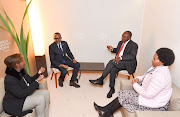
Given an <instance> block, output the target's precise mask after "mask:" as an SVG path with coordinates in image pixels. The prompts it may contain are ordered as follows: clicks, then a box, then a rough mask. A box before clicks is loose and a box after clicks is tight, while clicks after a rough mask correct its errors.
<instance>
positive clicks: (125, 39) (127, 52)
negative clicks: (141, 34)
mask: <svg viewBox="0 0 180 117" xmlns="http://www.w3.org/2000/svg"><path fill="white" fill-rule="evenodd" d="M131 36H132V33H131V32H130V31H125V32H124V33H123V34H122V40H121V41H120V42H119V43H118V46H117V48H113V47H112V46H107V48H108V49H109V50H110V51H111V52H112V53H116V56H115V58H114V59H112V60H110V61H109V63H108V64H107V66H106V68H105V69H104V71H103V74H102V76H101V77H100V78H98V79H96V80H89V81H90V83H92V84H94V85H103V80H104V79H105V78H106V76H107V75H108V74H110V84H109V87H110V91H109V92H108V94H107V98H111V97H112V94H114V93H115V89H114V85H115V78H116V74H117V73H118V72H119V71H120V70H127V71H128V73H129V74H133V73H134V72H135V70H136V66H137V60H136V54H137V50H138V45H137V44H136V43H135V42H133V41H132V40H131Z"/></svg>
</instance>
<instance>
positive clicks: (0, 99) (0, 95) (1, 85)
mask: <svg viewBox="0 0 180 117" xmlns="http://www.w3.org/2000/svg"><path fill="white" fill-rule="evenodd" d="M4 94H5V91H4V78H0V113H2V111H3V107H2V102H3V97H4Z"/></svg>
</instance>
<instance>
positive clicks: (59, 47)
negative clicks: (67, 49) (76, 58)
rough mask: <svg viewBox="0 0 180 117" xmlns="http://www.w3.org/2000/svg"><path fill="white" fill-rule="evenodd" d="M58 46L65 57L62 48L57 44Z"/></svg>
mask: <svg viewBox="0 0 180 117" xmlns="http://www.w3.org/2000/svg"><path fill="white" fill-rule="evenodd" d="M57 45H58V48H59V49H60V50H61V51H62V53H63V56H64V52H63V49H62V46H60V44H57Z"/></svg>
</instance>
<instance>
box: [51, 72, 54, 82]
mask: <svg viewBox="0 0 180 117" xmlns="http://www.w3.org/2000/svg"><path fill="white" fill-rule="evenodd" d="M53 75H54V72H52V75H51V80H52V78H53Z"/></svg>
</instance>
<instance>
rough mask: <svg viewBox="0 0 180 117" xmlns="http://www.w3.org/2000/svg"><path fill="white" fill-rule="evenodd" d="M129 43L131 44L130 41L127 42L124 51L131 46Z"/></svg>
mask: <svg viewBox="0 0 180 117" xmlns="http://www.w3.org/2000/svg"><path fill="white" fill-rule="evenodd" d="M131 42H132V41H131V40H129V42H128V43H127V45H126V47H125V49H124V51H128V49H129V47H130V46H131Z"/></svg>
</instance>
